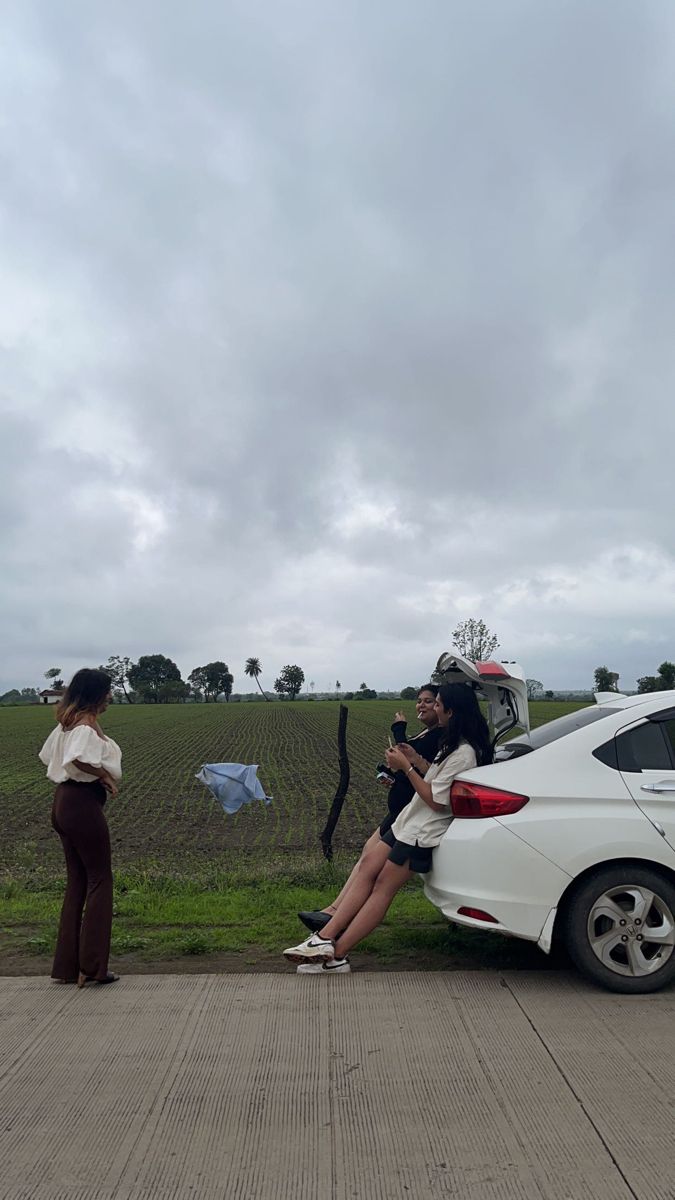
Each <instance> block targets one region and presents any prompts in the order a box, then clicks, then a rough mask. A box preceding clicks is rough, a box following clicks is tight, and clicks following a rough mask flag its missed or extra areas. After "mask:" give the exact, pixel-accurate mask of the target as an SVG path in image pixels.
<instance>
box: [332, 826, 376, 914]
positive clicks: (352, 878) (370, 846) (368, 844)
mask: <svg viewBox="0 0 675 1200" xmlns="http://www.w3.org/2000/svg"><path fill="white" fill-rule="evenodd" d="M380 840H381V839H380V830H379V827H378V828H377V829H376V830H375V832H374V833H371V835H370V837H369V838H368V841H367V842H366V844H365V846H364V847H363V850H362V851H361V857H360V859H359V861H358V862H357V863H355V864H354V866H353V867H352V872H351V875H350V876H349V879H348V880H347V882H346V883H345V885H344V887H343V889H342V891H341V892H340V893H339V894H338V895H337V896H336V897H335V899H334V900H333V901H332V903H331V904H327V905H326V907H325V908H323V909H322V910H321V911H322V912H325V913H330V914H331V916H332V915H333V914H334V913H336V912H337V910H338V908H339V906H340V905H341V904H342V901H343V900H344V898H345V896H346V895H347V894H348V892H349V891H350V889H351V887H352V884H353V883H354V881H355V880H356V878H357V876H358V873H359V869H360V867H361V864H362V862H363V860H364V858H365V856H366V855H367V854H368V851H369V850H372V849H373V847H374V846H377V845H379V843H380Z"/></svg>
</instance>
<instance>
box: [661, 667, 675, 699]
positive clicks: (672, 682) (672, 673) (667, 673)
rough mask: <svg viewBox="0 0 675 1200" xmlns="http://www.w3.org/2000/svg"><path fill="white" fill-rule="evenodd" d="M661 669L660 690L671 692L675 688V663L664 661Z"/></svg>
mask: <svg viewBox="0 0 675 1200" xmlns="http://www.w3.org/2000/svg"><path fill="white" fill-rule="evenodd" d="M658 671H659V680H660V682H659V691H663V692H670V691H672V689H673V688H675V663H672V662H667V661H666V662H662V663H661V666H660V667H659V668H658Z"/></svg>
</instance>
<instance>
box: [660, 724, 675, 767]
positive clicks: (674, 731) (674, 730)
mask: <svg viewBox="0 0 675 1200" xmlns="http://www.w3.org/2000/svg"><path fill="white" fill-rule="evenodd" d="M661 728H662V729H663V732H664V733H665V735H666V737H667V738H668V741H669V742H670V748H671V751H672V754H673V762H675V720H673V721H663V722H662V724H661Z"/></svg>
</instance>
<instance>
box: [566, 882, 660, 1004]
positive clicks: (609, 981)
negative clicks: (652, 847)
mask: <svg viewBox="0 0 675 1200" xmlns="http://www.w3.org/2000/svg"><path fill="white" fill-rule="evenodd" d="M650 898H651V900H650ZM563 940H564V943H565V946H566V948H567V951H568V953H569V955H570V958H571V959H572V961H573V963H574V964H575V966H576V967H577V968H578V970H579V971H580V972H581V974H582V975H585V976H586V978H587V979H591V980H593V982H594V983H597V984H600V986H601V987H604V988H607V989H608V990H609V991H612V992H624V993H631V994H640V993H645V992H656V991H658V990H659V989H660V988H662V987H665V986H666V984H668V983H670V982H671V980H672V979H674V978H675V886H673V884H672V883H671V882H670V881H669V880H668V879H667V878H666V877H665V876H663V875H661V874H659V872H658V871H655V870H652V869H650V868H649V867H645V866H643V865H642V864H640V863H635V865H632V864H631V863H630V862H626V863H617V865H616V866H613V867H602V868H600V869H599V870H597V871H594V872H593V874H592V875H590V876H588V877H587V878H586V879H585V880H584V882H583V883H582V884H580V885H579V887H578V888H577V890H576V891H575V892H574V893H573V895H572V897H571V899H570V901H569V905H568V908H567V913H566V918H565V923H564V933H563ZM662 960H663V961H662ZM659 963H661V965H659Z"/></svg>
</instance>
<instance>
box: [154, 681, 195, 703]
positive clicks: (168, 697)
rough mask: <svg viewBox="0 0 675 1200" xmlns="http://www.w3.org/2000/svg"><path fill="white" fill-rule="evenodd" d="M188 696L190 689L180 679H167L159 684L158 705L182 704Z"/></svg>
mask: <svg viewBox="0 0 675 1200" xmlns="http://www.w3.org/2000/svg"><path fill="white" fill-rule="evenodd" d="M189 695H190V688H189V686H188V684H187V683H183V680H182V679H169V680H167V682H166V683H162V684H160V686H159V688H158V690H157V699H158V701H159V703H160V704H184V703H185V701H186V700H187V698H188V696H189Z"/></svg>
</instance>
